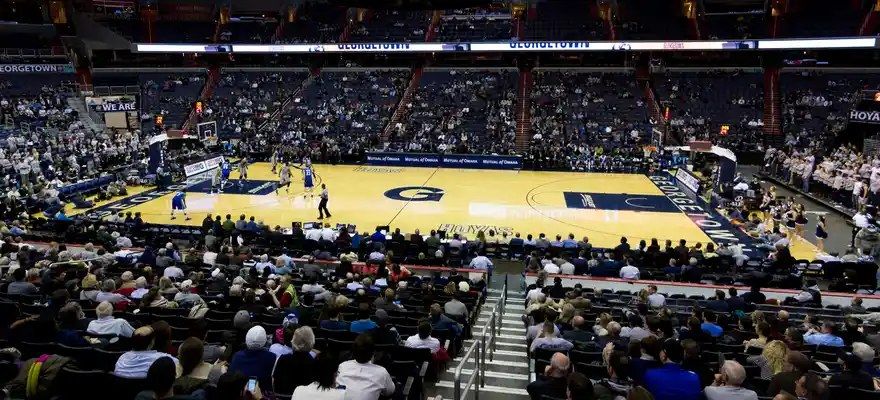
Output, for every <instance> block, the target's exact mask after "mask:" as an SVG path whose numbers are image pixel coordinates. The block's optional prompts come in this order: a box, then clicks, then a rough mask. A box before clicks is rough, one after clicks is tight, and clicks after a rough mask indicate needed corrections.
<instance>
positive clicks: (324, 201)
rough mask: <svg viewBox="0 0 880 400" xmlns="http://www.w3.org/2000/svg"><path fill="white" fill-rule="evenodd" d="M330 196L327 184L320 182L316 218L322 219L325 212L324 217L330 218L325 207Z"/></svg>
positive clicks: (328, 211)
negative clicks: (319, 198) (319, 196)
mask: <svg viewBox="0 0 880 400" xmlns="http://www.w3.org/2000/svg"><path fill="white" fill-rule="evenodd" d="M329 198H330V193H329V192H328V191H327V185H326V184H324V183H322V184H321V202H320V203H318V219H324V214H327V215H326V217H327V218H330V217H332V215H330V210H328V209H327V200H329Z"/></svg>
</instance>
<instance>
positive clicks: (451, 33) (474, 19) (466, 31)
mask: <svg viewBox="0 0 880 400" xmlns="http://www.w3.org/2000/svg"><path fill="white" fill-rule="evenodd" d="M512 30H513V24H512V20H511V17H510V13H509V12H506V11H505V12H500V11H494V10H488V9H456V10H453V11H452V12H444V14H443V17H442V20H441V21H440V33H439V35H438V38H437V40H438V41H440V42H444V43H446V42H480V41H503V40H510V38H511V37H512V35H511V32H512Z"/></svg>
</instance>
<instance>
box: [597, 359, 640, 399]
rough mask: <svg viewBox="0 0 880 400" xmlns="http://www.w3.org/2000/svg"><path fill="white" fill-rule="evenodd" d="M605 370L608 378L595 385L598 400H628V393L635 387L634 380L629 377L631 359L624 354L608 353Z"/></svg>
mask: <svg viewBox="0 0 880 400" xmlns="http://www.w3.org/2000/svg"><path fill="white" fill-rule="evenodd" d="M605 353H607V354H608V356H607V357H605V358H606V361H605V368H606V370H607V371H608V378H602V379H600V380H598V381H596V382H595V383H594V385H593V389H594V393H595V395H596V399H597V400H616V399H619V398H626V395H627V393H629V391H630V389H632V387H633V383H632V380H630V379H629V378H628V377H627V372H628V371H629V357H627V356H626V354H624V353H623V352H619V351H613V350H612V351H608V352H605Z"/></svg>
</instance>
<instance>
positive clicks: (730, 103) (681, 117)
mask: <svg viewBox="0 0 880 400" xmlns="http://www.w3.org/2000/svg"><path fill="white" fill-rule="evenodd" d="M762 82H763V81H762V76H761V75H760V74H757V73H748V72H743V71H734V72H726V71H713V72H708V73H678V72H669V73H667V74H666V77H665V79H664V80H662V81H660V82H659V83H658V84H656V85H655V91H656V93H657V96H658V99H659V101H660V103H661V105H665V104H668V105H669V107H670V120H669V128H670V134H671V135H673V136H675V137H681V138H685V142H689V141H691V140H710V141H713V142H715V143H716V144H718V145H719V146H723V147H727V148H729V149H731V150H733V151H736V152H749V151H763V147H762V146H763V140H761V138H762V136H763V133H762V128H763V126H764V122H763V121H762V114H763V112H762V110H763V106H764V101H763V83H762ZM665 102H668V103H665ZM723 126H727V127H728V129H727V131H726V132H724V133H722V127H723Z"/></svg>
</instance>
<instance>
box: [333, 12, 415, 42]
mask: <svg viewBox="0 0 880 400" xmlns="http://www.w3.org/2000/svg"><path fill="white" fill-rule="evenodd" d="M430 23H431V20H430V12H428V11H424V10H418V11H407V10H373V11H371V12H369V13H368V14H367V16H366V17H365V18H364V20H363V21H360V22H359V23H358V24H357V25H356V26H355V27H354V29H353V30H352V32H351V38H350V39H351V41H352V42H393V43H400V42H424V41H425V35H426V33H427V30H428V26H429V25H430Z"/></svg>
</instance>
